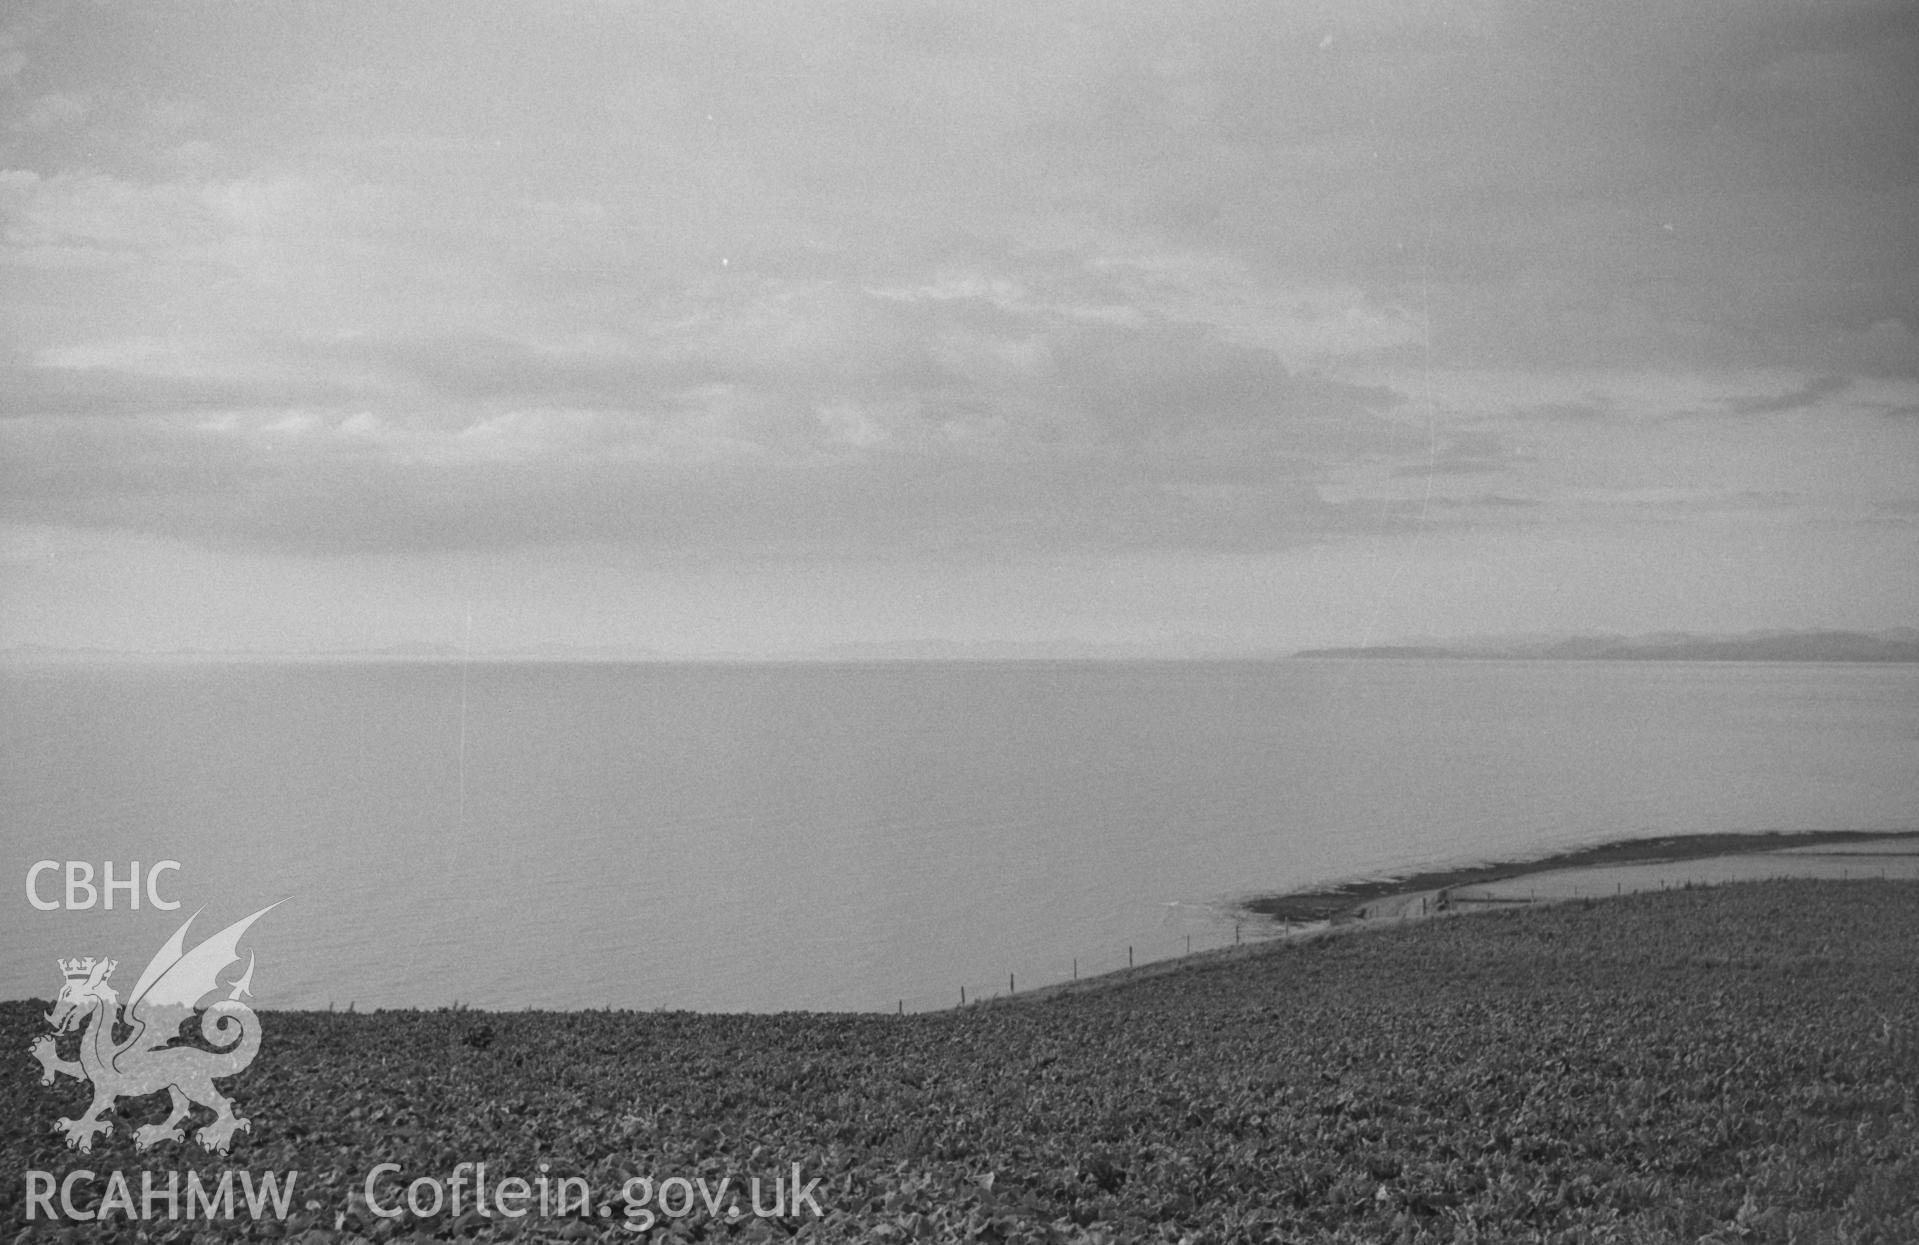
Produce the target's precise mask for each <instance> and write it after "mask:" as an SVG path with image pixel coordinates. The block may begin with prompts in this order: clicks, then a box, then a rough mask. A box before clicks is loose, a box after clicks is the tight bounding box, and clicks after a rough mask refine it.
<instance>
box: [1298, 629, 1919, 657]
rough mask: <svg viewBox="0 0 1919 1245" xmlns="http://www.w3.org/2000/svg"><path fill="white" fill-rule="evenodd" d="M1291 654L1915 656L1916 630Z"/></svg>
mask: <svg viewBox="0 0 1919 1245" xmlns="http://www.w3.org/2000/svg"><path fill="white" fill-rule="evenodd" d="M1294 656H1297V657H1386V658H1393V657H1397V658H1421V659H1432V658H1461V659H1479V660H1489V661H1919V629H1916V628H1912V627H1897V628H1894V629H1893V630H1891V631H1880V632H1871V633H1868V632H1861V631H1758V632H1751V633H1748V634H1746V635H1735V636H1723V635H1692V634H1689V633H1686V632H1660V633H1658V634H1654V635H1640V636H1618V635H1581V636H1553V637H1533V636H1520V637H1497V636H1492V637H1481V638H1474V639H1468V640H1441V641H1436V642H1430V643H1428V642H1417V643H1407V644H1378V645H1365V646H1362V647H1358V648H1310V649H1303V650H1301V651H1300V652H1298V653H1296V654H1294Z"/></svg>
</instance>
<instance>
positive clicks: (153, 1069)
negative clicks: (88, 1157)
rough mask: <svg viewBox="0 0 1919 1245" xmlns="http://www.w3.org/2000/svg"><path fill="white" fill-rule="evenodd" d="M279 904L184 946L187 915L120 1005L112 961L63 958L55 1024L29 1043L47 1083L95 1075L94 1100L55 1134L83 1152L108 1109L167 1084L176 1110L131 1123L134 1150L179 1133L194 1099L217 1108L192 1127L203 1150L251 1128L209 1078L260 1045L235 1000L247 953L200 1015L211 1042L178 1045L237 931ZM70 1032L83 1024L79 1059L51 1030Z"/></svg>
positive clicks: (248, 1059) (247, 981) (252, 1020)
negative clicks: (122, 1033)
mask: <svg viewBox="0 0 1919 1245" xmlns="http://www.w3.org/2000/svg"><path fill="white" fill-rule="evenodd" d="M278 906H279V905H278V904H269V905H267V906H266V907H264V908H262V909H260V910H259V911H258V912H256V913H254V914H253V915H252V916H250V917H247V918H246V919H245V920H242V921H236V922H234V923H233V924H232V925H229V926H227V927H226V928H225V929H223V930H221V931H220V932H219V933H217V934H215V935H213V936H212V937H211V938H208V939H206V940H205V941H204V942H202V943H200V944H199V945H198V946H196V947H194V948H193V950H191V951H183V950H182V949H181V948H182V947H183V945H184V944H185V942H186V936H187V927H188V926H190V925H192V924H193V920H194V918H193V917H188V918H187V919H186V922H185V924H183V925H181V926H180V928H179V929H177V930H175V931H174V932H173V937H171V938H169V939H167V941H166V945H165V946H163V947H161V948H160V950H159V952H158V953H157V954H156V955H155V956H154V957H153V962H152V963H150V964H148V965H147V967H146V971H145V972H143V973H141V974H140V980H139V981H138V982H136V983H134V987H133V993H132V995H131V996H130V997H129V998H128V1000H127V1004H126V1007H125V1008H124V1009H122V1008H121V1007H120V999H119V996H118V995H116V994H115V993H114V991H113V987H112V986H109V985H108V984H107V978H108V977H111V976H112V975H113V970H114V968H115V967H116V966H117V961H114V960H105V959H102V960H96V959H94V958H93V957H92V956H88V957H86V958H85V959H80V960H61V961H59V965H60V972H61V975H62V976H64V977H65V978H66V984H65V985H63V986H61V987H60V996H59V998H57V999H55V1000H54V1004H53V1010H52V1011H50V1012H48V1013H47V1023H48V1024H49V1025H50V1026H52V1030H53V1031H52V1032H51V1033H45V1034H42V1035H41V1036H40V1037H39V1038H38V1039H36V1040H35V1041H34V1043H33V1045H32V1046H31V1047H29V1048H28V1051H29V1053H31V1054H32V1055H33V1057H34V1058H35V1059H38V1060H39V1061H40V1067H41V1068H42V1072H41V1075H40V1083H41V1084H42V1085H51V1084H53V1080H54V1077H55V1075H56V1074H58V1075H61V1076H70V1077H73V1078H75V1079H76V1080H82V1081H92V1082H93V1105H92V1106H90V1107H88V1108H87V1112H86V1114H85V1115H82V1116H81V1117H80V1118H79V1119H77V1120H70V1119H65V1118H62V1119H61V1120H60V1121H59V1122H58V1123H56V1124H55V1125H54V1126H53V1131H54V1132H56V1133H65V1134H66V1137H67V1147H68V1148H69V1149H77V1150H79V1151H80V1152H81V1153H82V1154H86V1153H89V1152H91V1151H92V1149H93V1139H94V1136H95V1135H96V1134H98V1135H101V1136H107V1135H110V1134H111V1133H112V1132H113V1124H112V1123H111V1122H110V1121H108V1120H105V1119H102V1118H101V1117H102V1116H103V1115H104V1114H105V1113H106V1112H108V1111H110V1110H112V1109H113V1104H114V1101H115V1100H116V1099H119V1098H138V1097H141V1096H142V1095H145V1094H153V1093H158V1092H159V1091H160V1090H163V1089H164V1090H166V1091H167V1093H168V1094H169V1095H170V1096H171V1098H172V1101H173V1112H172V1114H170V1115H168V1116H167V1118H166V1120H165V1121H164V1122H162V1123H159V1124H146V1125H143V1126H141V1127H140V1128H138V1129H136V1130H134V1134H133V1140H134V1145H135V1146H136V1147H137V1148H138V1149H141V1150H147V1149H151V1148H152V1147H153V1146H156V1145H158V1144H159V1143H161V1142H163V1141H183V1140H185V1134H184V1133H183V1132H182V1131H181V1129H180V1122H181V1121H182V1120H184V1119H186V1117H187V1112H188V1111H189V1110H190V1109H191V1104H193V1103H198V1104H200V1105H201V1106H203V1107H207V1108H209V1109H210V1110H212V1112H213V1115H214V1118H213V1122H212V1123H210V1124H207V1125H206V1126H205V1127H203V1128H201V1129H200V1130H199V1132H198V1134H197V1136H198V1138H199V1141H200V1144H201V1145H202V1146H203V1147H205V1148H206V1149H208V1150H213V1151H217V1152H218V1153H221V1154H225V1153H226V1152H227V1147H228V1146H229V1145H231V1144H232V1141H233V1134H234V1133H235V1132H236V1131H241V1130H247V1129H250V1128H251V1127H252V1126H251V1125H250V1124H249V1123H248V1122H247V1121H246V1120H244V1119H242V1118H240V1117H238V1116H236V1115H234V1114H233V1104H232V1103H231V1102H230V1101H228V1100H227V1098H226V1096H225V1095H223V1094H222V1093H220V1091H219V1090H218V1089H216V1088H214V1085H213V1081H214V1078H216V1077H229V1076H233V1075H234V1074H235V1073H238V1072H239V1071H241V1070H242V1069H243V1068H245V1067H246V1066H247V1065H248V1064H250V1063H252V1062H253V1057H254V1055H256V1054H258V1053H259V1050H260V1018H259V1017H258V1016H256V1015H255V1014H254V1012H253V1009H252V1008H251V1007H248V1006H247V1005H246V1004H245V1003H242V1002H240V996H241V995H243V994H251V993H252V984H253V957H252V956H250V955H249V956H248V957H247V969H246V972H245V973H243V974H242V975H241V976H240V978H239V979H238V980H237V981H235V982H233V983H232V987H231V990H230V991H229V993H228V994H227V997H226V998H224V999H221V1000H219V1001H217V1002H215V1003H213V1004H212V1005H211V1006H209V1007H208V1008H207V1009H206V1011H205V1012H203V1013H202V1014H201V1016H200V1034H201V1036H202V1037H204V1038H205V1039H206V1041H207V1042H208V1043H209V1044H210V1045H212V1046H214V1047H215V1048H216V1049H214V1050H204V1049H201V1048H199V1047H195V1046H184V1045H177V1044H176V1043H178V1041H179V1039H180V1037H181V1033H180V1029H181V1026H182V1025H183V1024H184V1023H185V1021H186V1020H187V1018H188V1017H189V1016H191V1015H192V1014H193V1012H194V1009H195V1007H196V1005H197V1004H198V1003H199V1002H200V1000H201V999H203V998H205V997H206V996H207V995H208V994H211V993H212V992H213V991H215V990H217V989H219V988H220V984H221V983H220V981H219V980H218V978H219V975H220V973H221V972H223V971H224V970H225V969H226V968H227V966H228V965H230V964H235V963H238V962H239V958H240V954H239V950H238V947H239V943H240V935H242V934H244V933H245V932H246V930H247V927H248V926H249V925H252V924H253V923H254V922H255V921H257V920H259V919H260V918H261V917H263V916H265V915H266V914H267V913H268V912H270V911H272V910H273V909H274V908H276V907H278ZM198 915H199V914H198V913H195V914H194V916H198ZM89 1020H91V1022H92V1023H91V1024H89V1023H88V1021H89ZM116 1029H121V1030H126V1029H130V1030H131V1032H130V1033H129V1034H128V1035H127V1037H126V1039H125V1040H124V1041H116V1040H115V1038H114V1032H115V1030H116ZM82 1030H83V1031H82ZM75 1031H82V1032H81V1033H80V1059H79V1061H78V1062H77V1063H76V1062H73V1061H71V1060H66V1059H61V1058H60V1057H59V1055H58V1053H57V1052H56V1051H55V1048H54V1039H55V1036H56V1035H59V1034H65V1033H69V1032H75Z"/></svg>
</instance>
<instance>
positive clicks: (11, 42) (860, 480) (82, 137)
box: [0, 0, 1919, 655]
mask: <svg viewBox="0 0 1919 1245" xmlns="http://www.w3.org/2000/svg"><path fill="white" fill-rule="evenodd" d="M0 22H4V25H0V646H8V645H23V644H45V645H60V646H84V647H103V648H117V649H130V650H171V649H176V648H206V649H272V650H292V651H305V650H326V649H342V648H344V649H353V648H378V647H384V646H388V645H395V644H403V643H422V642H424V643H439V644H454V645H459V646H462V647H467V648H470V649H473V650H475V651H500V650H510V649H524V648H529V647H533V646H541V645H548V646H562V647H565V646H581V647H616V648H618V647H630V648H634V649H641V648H643V649H647V650H651V651H656V652H660V653H665V654H682V655H696V654H712V653H736V654H753V655H781V654H788V653H799V652H806V651H812V650H817V649H822V648H830V647H832V646H837V645H913V644H922V643H925V642H929V641H944V642H950V643H954V644H960V645H983V644H991V643H1019V644H1032V643H1047V642H1066V641H1071V642H1077V643H1083V644H1089V645H1106V646H1129V647H1130V649H1132V650H1136V651H1147V652H1158V653H1166V654H1169V655H1171V654H1178V653H1186V652H1195V651H1269V650H1287V649H1290V648H1295V647H1301V646H1310V645H1328V644H1359V643H1366V642H1384V641H1387V640H1390V639H1395V638H1407V637H1413V636H1447V635H1466V634H1485V633H1520V632H1525V633H1533V632H1593V631H1599V632H1646V631H1662V630H1692V631H1711V632H1737V631H1746V630H1758V629H1797V628H1827V627H1832V628H1858V629H1878V628H1887V627H1893V626H1900V625H1912V624H1914V623H1919V75H1915V74H1913V73H1912V72H1911V66H1913V65H1915V64H1919V7H1915V6H1912V5H1910V4H1905V3H1876V2H1875V3H1865V2H1860V0H1816V2H1805V3H1778V2H1771V0H1738V2H1737V3H1716V2H1713V0H1699V2H1688V3H1677V2H1670V0H1668V2H1662V3H1657V4H1644V3H1634V2H1632V0H1624V2H1622V0H1603V2H1598V3H1560V2H1557V0H1529V2H1526V3H1511V4H1488V3H1469V2H1466V0H1417V2H1408V0H1393V2H1391V3H1377V2H1374V0H1339V2H1337V3H1315V2H1300V3H1283V4H1282V3H1222V2H1217V0H1198V2H1194V3H1179V4H1165V3H1154V4H1142V3H1134V2H1130V0H1101V2H1100V3H1091V4H1079V3H1072V2H1070V0H1064V2H1061V3H1050V4H1032V3H1028V2H1026V0H1020V2H1017V3H998V2H993V0H987V2H980V3H974V2H969V3H965V4H951V5H948V4H937V3H918V2H913V0H907V2H889V3H877V2H875V3H831V4H809V5H791V4H772V3H754V4H729V3H724V2H715V0H700V2H699V3H670V2H663V0H648V2H645V3H639V2H634V3H618V2H613V0H607V2H603V3H566V2H564V0H559V2H547V0H541V2H540V3H532V2H530V0H528V2H524V3H511V2H508V3H499V4H488V5H472V4H468V3H463V2H462V3H406V4H394V3H391V2H390V0H377V2H373V3H344V2H341V3H335V2H331V0H329V2H325V3H288V4H274V5H255V4H237V3H236V4H222V3H214V2H211V0H196V2H195V3H184V4H182V3H168V2H166V0H151V2H146V3H142V4H139V5H108V4H101V3H93V2H91V0H89V2H86V3H72V4H67V3H59V4H47V3H41V2H39V0H25V2H24V3H13V4H9V5H7V6H6V9H5V16H4V18H0Z"/></svg>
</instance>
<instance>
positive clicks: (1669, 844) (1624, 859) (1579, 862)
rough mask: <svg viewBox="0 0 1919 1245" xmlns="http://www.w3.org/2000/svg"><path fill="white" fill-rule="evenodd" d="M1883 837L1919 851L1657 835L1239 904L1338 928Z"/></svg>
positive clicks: (1915, 833)
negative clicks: (1405, 912)
mask: <svg viewBox="0 0 1919 1245" xmlns="http://www.w3.org/2000/svg"><path fill="white" fill-rule="evenodd" d="M1882 839H1891V840H1901V841H1909V842H1910V843H1911V844H1912V845H1913V849H1914V851H1915V852H1919V830H1773V831H1734V832H1727V833H1713V834H1676V835H1659V836H1655V837H1649V838H1636V839H1616V840H1613V841H1612V842H1608V843H1600V844H1595V845H1594V846H1591V847H1580V848H1574V849H1572V850H1570V851H1564V852H1557V853H1554V854H1552V855H1549V856H1541V857H1537V858H1534V859H1527V860H1503V861H1489V862H1486V863H1483V864H1472V865H1460V866H1456V867H1453V868H1448V869H1429V870H1421V871H1419V872H1416V873H1409V874H1403V875H1400V876H1396V877H1389V878H1366V879H1363V880H1357V881H1352V882H1341V883H1335V884H1333V885H1330V886H1317V887H1310V888H1307V889H1304V890H1298V891H1289V892H1283V893H1281V894H1277V895H1261V896H1258V897H1256V898H1253V899H1248V900H1243V901H1241V902H1240V903H1239V904H1238V905H1237V906H1238V908H1239V910H1240V911H1243V912H1245V913H1247V914H1248V915H1252V916H1259V917H1265V918H1267V919H1268V920H1272V921H1278V922H1287V923H1294V922H1308V923H1310V922H1316V921H1328V922H1334V923H1340V922H1345V921H1351V920H1359V919H1362V918H1363V917H1364V916H1365V913H1366V909H1367V907H1368V906H1369V905H1371V904H1373V903H1376V902H1377V901H1380V900H1386V899H1395V898H1399V897H1403V896H1408V895H1415V896H1416V895H1418V894H1420V893H1422V892H1438V891H1447V890H1452V889H1454V888H1456V887H1462V886H1481V885H1487V884H1490V883H1493V882H1503V881H1507V880H1510V879H1512V878H1516V877H1524V876H1526V875H1528V874H1534V873H1550V872H1557V871H1560V870H1567V869H1583V868H1603V867H1606V866H1611V865H1628V864H1653V863H1666V862H1675V861H1688V860H1706V859H1711V858H1713V857H1718V856H1741V855H1750V854H1755V853H1761V852H1779V851H1787V850H1790V849H1794V848H1805V847H1829V846H1837V845H1841V844H1847V843H1867V842H1872V841H1875V840H1882Z"/></svg>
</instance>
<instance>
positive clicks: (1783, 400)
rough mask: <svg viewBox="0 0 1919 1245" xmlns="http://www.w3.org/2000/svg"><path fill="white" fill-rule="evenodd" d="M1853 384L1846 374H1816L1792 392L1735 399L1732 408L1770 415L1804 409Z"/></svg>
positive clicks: (1741, 412) (1742, 411) (1751, 413)
mask: <svg viewBox="0 0 1919 1245" xmlns="http://www.w3.org/2000/svg"><path fill="white" fill-rule="evenodd" d="M1851 385H1852V381H1851V380H1850V379H1849V378H1847V377H1844V376H1815V377H1813V378H1812V379H1811V380H1809V381H1807V382H1806V383H1805V384H1803V385H1801V386H1800V387H1799V388H1797V389H1795V390H1793V391H1791V392H1790V393H1782V394H1777V395H1775V396H1773V397H1768V398H1741V399H1738V400H1735V401H1734V402H1733V403H1732V410H1734V411H1735V412H1737V413H1738V414H1741V415H1770V414H1775V413H1777V412H1780V411H1798V410H1803V409H1805V408H1806V407H1809V406H1817V405H1818V404H1819V401H1820V399H1822V398H1826V397H1829V396H1831V395H1833V394H1837V393H1843V392H1845V390H1847V389H1848V388H1850V387H1851Z"/></svg>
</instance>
